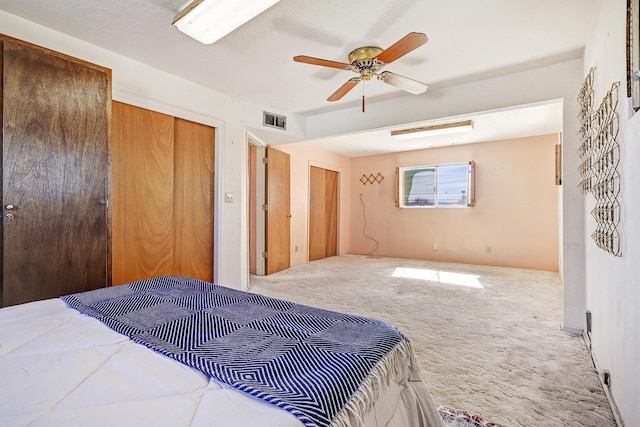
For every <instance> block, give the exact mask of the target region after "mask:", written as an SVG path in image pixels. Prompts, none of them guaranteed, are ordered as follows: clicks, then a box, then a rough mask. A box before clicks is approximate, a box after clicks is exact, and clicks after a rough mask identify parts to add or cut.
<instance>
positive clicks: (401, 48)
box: [378, 33, 428, 64]
mask: <svg viewBox="0 0 640 427" xmlns="http://www.w3.org/2000/svg"><path fill="white" fill-rule="evenodd" d="M427 41H428V39H427V36H426V35H425V34H423V33H409V34H407V35H406V36H404V37H403V38H401V39H400V40H398V41H397V42H395V43H394V44H393V45H391V46H390V47H388V48H387V49H386V50H385V51H383V52H382V53H381V54H380V55H378V60H379V61H381V62H384V63H385V64H388V63H390V62H393V61H395V60H396V59H398V58H400V57H402V56H404V55H406V54H407V53H409V52H411V51H412V50H414V49H415V48H418V47H420V46H422V45H423V44H425V43H426V42H427Z"/></svg>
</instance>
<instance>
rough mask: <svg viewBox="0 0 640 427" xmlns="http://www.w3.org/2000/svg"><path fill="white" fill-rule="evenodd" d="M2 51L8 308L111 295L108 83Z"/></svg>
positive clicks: (34, 53) (99, 75)
mask: <svg viewBox="0 0 640 427" xmlns="http://www.w3.org/2000/svg"><path fill="white" fill-rule="evenodd" d="M2 44H3V51H2V54H3V55H2V58H3V60H2V64H3V65H2V68H3V79H4V82H3V91H2V129H3V134H2V143H3V150H2V156H3V158H2V191H3V194H2V199H3V221H2V227H3V229H2V233H3V236H2V237H3V238H2V269H3V271H2V291H3V293H2V294H3V298H2V299H3V301H2V303H3V305H5V306H6V305H14V304H19V303H23V302H27V301H33V300H40V299H45V298H51V297H57V296H59V295H63V294H67V293H73V292H80V291H85V290H90V289H96V288H99V287H104V286H107V285H108V281H109V278H108V274H107V272H108V263H109V262H108V248H107V244H108V239H107V199H108V176H109V175H108V171H109V162H108V131H107V129H108V117H109V102H110V95H109V93H110V92H109V90H108V89H107V87H108V74H107V72H105V71H104V70H102V69H98V68H94V67H91V66H89V65H88V64H86V63H82V62H80V61H74V60H72V59H70V58H66V57H61V56H58V55H56V54H53V53H51V52H49V51H46V50H44V49H39V48H35V47H31V46H26V45H22V44H20V43H17V42H13V41H9V40H5V41H3V42H2Z"/></svg>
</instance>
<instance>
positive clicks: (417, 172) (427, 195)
mask: <svg viewBox="0 0 640 427" xmlns="http://www.w3.org/2000/svg"><path fill="white" fill-rule="evenodd" d="M473 168H474V163H473V162H467V163H456V164H451V165H435V166H417V167H408V168H404V167H401V168H398V184H399V187H398V194H399V197H398V203H397V205H398V206H399V207H401V208H449V207H464V208H466V207H470V206H473V202H474V195H473Z"/></svg>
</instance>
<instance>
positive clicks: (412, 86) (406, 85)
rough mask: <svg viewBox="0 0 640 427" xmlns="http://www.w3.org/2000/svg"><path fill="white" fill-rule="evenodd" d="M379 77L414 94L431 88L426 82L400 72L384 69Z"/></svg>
mask: <svg viewBox="0 0 640 427" xmlns="http://www.w3.org/2000/svg"><path fill="white" fill-rule="evenodd" d="M378 79H380V80H382V81H383V82H385V83H388V84H390V85H392V86H395V87H397V88H398V89H402V90H405V91H407V92H409V93H412V94H414V95H420V94H421V93H425V92H426V91H427V89H428V88H429V86H427V85H426V84H424V83H421V82H419V81H417V80H413V79H410V78H409V77H404V76H401V75H399V74H395V73H392V72H390V71H383V72H382V73H380V75H379V76H378Z"/></svg>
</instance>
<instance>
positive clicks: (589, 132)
mask: <svg viewBox="0 0 640 427" xmlns="http://www.w3.org/2000/svg"><path fill="white" fill-rule="evenodd" d="M594 74H595V68H591V70H589V74H588V75H587V77H586V78H585V79H584V83H582V87H581V88H580V93H579V94H578V104H579V109H578V121H579V123H580V129H578V137H579V138H580V141H581V144H580V147H579V148H578V156H580V160H581V163H580V166H578V173H579V174H580V177H581V178H582V179H581V181H580V183H579V184H578V189H579V190H580V192H581V193H582V194H583V195H585V194H587V193H589V192H590V191H591V154H592V153H591V152H592V147H593V137H594V135H593V98H594V95H593V80H594Z"/></svg>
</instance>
